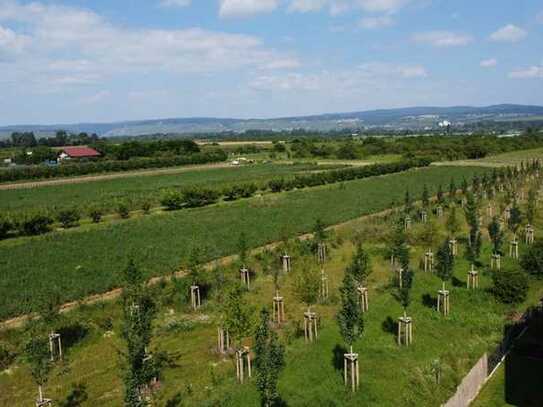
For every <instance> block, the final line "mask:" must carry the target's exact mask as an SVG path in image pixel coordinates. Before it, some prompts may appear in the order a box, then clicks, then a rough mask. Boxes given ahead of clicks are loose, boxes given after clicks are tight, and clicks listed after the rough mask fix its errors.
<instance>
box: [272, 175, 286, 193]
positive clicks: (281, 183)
mask: <svg viewBox="0 0 543 407" xmlns="http://www.w3.org/2000/svg"><path fill="white" fill-rule="evenodd" d="M268 188H270V190H271V191H272V192H281V191H282V190H283V189H285V180H284V179H283V178H277V179H272V180H270V182H268Z"/></svg>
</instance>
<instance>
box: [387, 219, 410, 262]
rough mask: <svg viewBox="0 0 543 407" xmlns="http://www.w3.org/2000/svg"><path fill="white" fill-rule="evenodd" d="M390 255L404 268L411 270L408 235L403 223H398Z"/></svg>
mask: <svg viewBox="0 0 543 407" xmlns="http://www.w3.org/2000/svg"><path fill="white" fill-rule="evenodd" d="M390 254H391V255H392V256H394V257H395V258H396V260H397V261H398V262H399V263H400V266H401V267H402V268H404V269H408V268H409V247H408V246H407V235H406V233H405V229H404V227H403V225H402V223H401V221H398V222H396V225H395V229H394V232H393V235H392V241H391V245H390Z"/></svg>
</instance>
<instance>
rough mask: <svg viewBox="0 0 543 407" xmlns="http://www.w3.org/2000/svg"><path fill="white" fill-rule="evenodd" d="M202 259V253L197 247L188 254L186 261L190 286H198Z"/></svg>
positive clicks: (200, 277)
mask: <svg viewBox="0 0 543 407" xmlns="http://www.w3.org/2000/svg"><path fill="white" fill-rule="evenodd" d="M201 259H202V253H201V251H200V249H199V248H198V246H194V247H193V248H192V249H191V251H190V254H189V258H188V261H187V268H188V274H189V278H190V283H191V285H198V284H200V283H201V282H202V281H201V279H202V268H201V266H200V264H201Z"/></svg>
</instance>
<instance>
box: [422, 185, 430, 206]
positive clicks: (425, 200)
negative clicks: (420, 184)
mask: <svg viewBox="0 0 543 407" xmlns="http://www.w3.org/2000/svg"><path fill="white" fill-rule="evenodd" d="M422 206H423V207H424V208H425V209H427V208H428V207H429V206H430V192H428V187H427V186H426V184H424V188H423V190H422Z"/></svg>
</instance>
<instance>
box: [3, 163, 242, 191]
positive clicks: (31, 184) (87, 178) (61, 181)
mask: <svg viewBox="0 0 543 407" xmlns="http://www.w3.org/2000/svg"><path fill="white" fill-rule="evenodd" d="M214 168H241V167H232V166H231V165H230V164H229V163H226V162H222V163H213V164H195V165H186V166H182V167H169V168H162V169H153V170H137V171H126V172H117V173H113V174H102V175H84V176H79V177H70V178H58V179H48V180H43V181H25V182H15V183H9V184H0V191H2V190H4V191H5V190H11V189H22V188H39V187H45V186H51V185H65V184H81V183H85V182H93V181H103V180H110V179H117V178H128V177H140V176H150V175H167V174H178V173H183V172H187V171H194V170H209V169H214Z"/></svg>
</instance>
